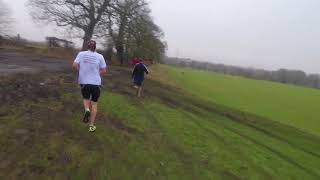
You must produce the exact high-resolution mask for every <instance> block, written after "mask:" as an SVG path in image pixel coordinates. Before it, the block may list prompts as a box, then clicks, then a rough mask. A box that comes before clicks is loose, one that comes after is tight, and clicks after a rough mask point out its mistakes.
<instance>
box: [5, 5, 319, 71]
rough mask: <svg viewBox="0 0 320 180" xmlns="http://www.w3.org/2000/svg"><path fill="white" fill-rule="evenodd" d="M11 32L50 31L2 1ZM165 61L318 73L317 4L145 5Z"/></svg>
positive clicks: (37, 35)
mask: <svg viewBox="0 0 320 180" xmlns="http://www.w3.org/2000/svg"><path fill="white" fill-rule="evenodd" d="M4 1H5V2H6V3H8V5H9V6H10V7H11V8H12V10H13V14H14V18H15V19H16V30H15V32H14V33H17V32H19V33H20V34H21V35H22V36H23V37H26V38H29V39H35V40H43V39H44V37H45V36H48V35H52V34H54V33H55V32H56V30H55V29H52V28H48V27H47V28H46V27H43V26H41V27H40V26H35V25H34V24H33V23H32V21H31V19H30V17H29V15H28V13H27V12H26V10H25V7H24V3H25V2H26V0H4ZM149 1H150V2H151V8H152V10H153V12H152V15H153V17H154V19H155V21H156V23H157V24H159V26H160V27H161V28H162V29H163V30H164V32H165V34H166V37H165V39H166V40H167V42H168V45H169V49H168V55H169V56H179V57H191V58H196V59H201V60H208V61H210V60H211V61H214V62H218V63H226V64H234V65H241V66H252V67H258V68H266V69H277V68H281V67H284V68H290V69H302V70H305V71H307V72H315V73H320V51H319V50H318V48H320V11H319V10H318V9H317V8H318V7H320V1H319V0H305V1H303V0H198V1H191V0H149Z"/></svg>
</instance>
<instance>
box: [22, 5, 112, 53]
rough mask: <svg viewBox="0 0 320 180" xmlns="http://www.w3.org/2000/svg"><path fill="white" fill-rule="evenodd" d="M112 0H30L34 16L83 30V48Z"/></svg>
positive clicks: (100, 23) (96, 30) (97, 27)
mask: <svg viewBox="0 0 320 180" xmlns="http://www.w3.org/2000/svg"><path fill="white" fill-rule="evenodd" d="M110 1H111V0H29V4H28V6H29V7H30V8H29V9H30V13H31V15H32V17H33V18H34V19H36V20H39V21H44V22H48V23H55V24H56V25H57V26H60V27H69V28H70V27H71V28H75V29H78V30H80V31H82V32H83V36H82V39H83V44H82V48H83V49H85V48H86V43H87V41H88V40H90V39H91V38H92V37H93V35H94V34H95V33H97V32H98V31H99V28H100V27H101V25H102V19H103V16H104V15H106V14H107V11H108V7H109V5H110Z"/></svg>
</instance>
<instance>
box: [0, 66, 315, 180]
mask: <svg viewBox="0 0 320 180" xmlns="http://www.w3.org/2000/svg"><path fill="white" fill-rule="evenodd" d="M110 68H111V69H112V70H111V69H110V76H108V77H106V79H105V82H104V84H105V87H104V88H103V90H102V92H103V93H102V97H101V99H100V104H99V112H100V113H99V116H98V122H97V127H98V129H97V131H96V132H95V133H94V134H90V133H88V132H87V126H86V125H85V124H83V123H82V122H81V117H82V113H83V109H82V106H81V98H80V95H79V92H78V91H79V89H78V88H77V87H76V86H75V85H74V81H73V76H74V75H72V74H63V73H62V74H59V75H58V74H55V75H54V76H53V77H51V78H49V80H47V81H48V82H51V84H50V85H47V87H41V86H40V87H39V85H37V83H35V82H42V80H41V79H37V78H45V77H46V76H45V75H42V76H36V75H35V76H31V77H28V76H24V77H23V78H21V77H20V78H17V80H14V79H9V80H1V79H0V82H2V83H4V84H6V83H7V82H11V83H12V86H4V88H16V84H14V83H13V82H15V81H17V82H16V83H17V84H19V85H21V87H28V88H27V91H26V90H25V89H26V88H21V91H23V92H20V89H18V90H16V91H12V90H10V89H6V92H12V94H10V93H9V94H8V96H11V95H12V97H20V95H19V94H21V93H23V94H28V93H30V96H26V97H27V98H25V99H24V100H23V101H13V102H12V104H10V103H9V104H7V105H6V106H3V107H2V108H0V115H1V116H0V120H2V121H1V122H2V124H1V125H0V135H1V136H0V137H1V138H0V145H1V147H4V148H2V150H1V151H0V159H1V160H2V161H1V162H0V179H21V178H22V177H23V179H59V180H60V179H77V180H78V179H80V180H81V179H83V180H87V179H99V180H100V179H101V180H105V179H107V180H108V179H110V180H127V179H132V180H137V179H139V180H140V179H149V180H157V179H161V180H162V179H163V180H167V179H169V180H181V179H183V180H187V179H190V180H194V179H197V180H198V179H199V180H206V179H208V180H211V179H214V180H215V179H222V180H225V179H227V180H229V179H230V180H232V179H244V180H247V179H257V180H261V179H262V180H263V179H266V180H270V179H279V180H284V179H297V180H300V179H304V180H309V179H310V180H313V179H314V180H317V179H319V178H320V169H319V167H320V151H319V149H320V143H319V142H320V138H319V137H318V136H316V135H313V134H311V133H309V132H313V131H312V130H314V129H312V128H310V126H304V127H303V128H302V129H306V130H307V131H302V130H300V127H299V124H292V126H288V125H287V124H290V123H289V122H287V121H282V120H279V119H278V118H277V119H276V118H275V119H273V120H269V119H267V118H264V117H265V116H264V117H261V116H263V115H261V114H259V112H258V111H256V109H258V107H255V108H253V110H254V111H253V110H252V109H250V108H248V107H246V108H248V109H242V108H239V107H237V106H236V105H237V104H239V102H238V101H240V98H239V99H235V101H236V102H233V101H232V98H230V99H229V100H228V101H227V98H228V97H229V96H231V93H232V92H233V90H229V89H228V90H223V87H221V86H220V88H221V90H220V93H221V94H219V93H218V92H214V90H215V87H216V86H212V85H213V84H217V82H215V81H214V80H216V81H219V79H220V78H221V79H222V80H221V81H220V83H221V84H223V83H224V84H228V83H227V82H226V81H227V80H229V79H230V81H231V84H230V85H225V88H227V87H228V88H234V87H233V86H232V84H234V85H237V87H239V88H241V87H242V86H245V85H251V86H252V84H251V83H250V82H254V84H255V83H256V87H255V89H260V86H264V85H265V86H267V85H268V84H269V86H276V87H278V86H279V87H280V88H283V91H284V89H285V88H287V91H289V92H290V90H291V89H294V90H293V91H294V92H295V89H298V90H299V89H300V88H296V87H290V86H284V85H277V84H272V83H268V82H261V83H262V85H259V83H260V82H256V81H250V80H244V79H241V78H240V82H243V83H244V85H242V83H240V82H238V81H236V79H237V78H236V77H229V76H221V75H217V74H210V73H205V72H200V71H193V70H186V69H176V68H171V67H167V66H155V67H153V68H151V72H152V73H151V76H150V77H149V78H148V79H147V81H146V84H145V93H144V98H142V99H137V98H136V97H134V89H133V88H132V87H131V82H130V70H128V69H125V68H120V67H110ZM181 71H184V74H182V73H181ZM189 73H190V74H189ZM180 74H181V76H180ZM196 75H197V76H196ZM191 77H192V78H191ZM196 77H199V78H200V79H197V78H196ZM185 78H188V79H190V81H188V82H186V79H185ZM233 78H234V79H235V80H233ZM28 79H29V80H30V82H28V81H27V80H28ZM205 81H207V82H212V84H209V85H206V83H205ZM236 82H238V84H235V83H236ZM28 84H31V87H30V89H29V86H28ZM32 87H34V89H33V88H32ZM204 88H205V89H204ZM242 88H243V89H244V87H242ZM302 89H303V88H302ZM250 90H251V93H246V94H247V96H249V97H248V99H247V101H251V104H249V105H252V104H253V103H254V102H253V101H254V100H252V99H250V98H252V96H254V92H255V90H254V89H253V88H251V89H250ZM298 90H297V91H298ZM303 90H305V91H308V89H303ZM25 91H26V92H25ZM29 91H30V92H29ZM223 92H226V93H229V96H228V94H223ZM257 92H259V91H257ZM310 92H313V90H310ZM315 92H316V91H315ZM205 93H207V95H206V94H205ZM295 93H297V92H295ZM31 94H32V96H31ZM214 94H216V95H214ZM217 94H219V98H217V99H216V96H218V95H217ZM284 94H285V93H284ZM250 95H251V96H250ZM308 97H309V96H308ZM28 98H29V99H28ZM266 99H267V98H266ZM5 102H6V103H7V101H5ZM222 102H224V103H222ZM256 102H257V101H256ZM268 102H271V100H269V101H268ZM17 103H18V104H17ZM256 106H258V105H256ZM281 108H282V109H283V110H284V111H285V110H286V107H284V106H282V107H281ZM305 109H307V108H306V107H305ZM242 110H246V111H245V112H244V111H242ZM274 111H276V110H274ZM8 112H9V113H8ZM247 112H250V113H247ZM271 112H272V111H270V112H269V113H270V114H271ZM277 112H278V113H279V112H280V111H277ZM255 114H258V115H259V116H256V115H255ZM283 122H285V123H283ZM312 122H313V121H310V123H312ZM17 130H19V131H17Z"/></svg>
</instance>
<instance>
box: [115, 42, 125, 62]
mask: <svg viewBox="0 0 320 180" xmlns="http://www.w3.org/2000/svg"><path fill="white" fill-rule="evenodd" d="M116 49H117V56H118V59H119V61H120V64H121V65H123V61H124V48H123V44H122V43H118V44H117V46H116Z"/></svg>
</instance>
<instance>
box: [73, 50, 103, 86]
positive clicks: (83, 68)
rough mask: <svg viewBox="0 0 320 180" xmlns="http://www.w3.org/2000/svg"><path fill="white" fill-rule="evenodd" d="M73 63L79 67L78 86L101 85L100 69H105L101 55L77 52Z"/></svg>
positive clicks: (90, 52)
mask: <svg viewBox="0 0 320 180" xmlns="http://www.w3.org/2000/svg"><path fill="white" fill-rule="evenodd" d="M74 62H75V63H77V64H79V65H80V70H79V84H92V85H98V86H100V85H101V76H100V69H103V68H106V67H107V65H106V62H105V60H104V58H103V56H102V55H101V54H99V53H97V52H92V51H82V52H79V54H78V55H77V57H76V60H75V61H74Z"/></svg>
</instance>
